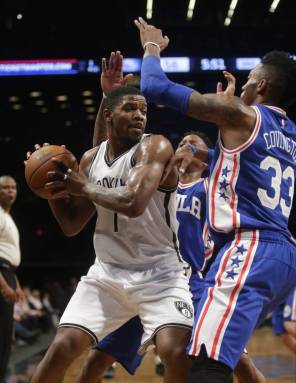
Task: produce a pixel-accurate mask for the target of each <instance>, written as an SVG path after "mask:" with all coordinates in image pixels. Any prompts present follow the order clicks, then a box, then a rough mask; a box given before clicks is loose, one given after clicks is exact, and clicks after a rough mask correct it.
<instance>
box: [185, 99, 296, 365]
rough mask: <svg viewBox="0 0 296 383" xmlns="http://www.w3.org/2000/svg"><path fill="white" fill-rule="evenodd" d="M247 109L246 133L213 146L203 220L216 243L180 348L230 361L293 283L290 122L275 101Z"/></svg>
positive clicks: (294, 148)
mask: <svg viewBox="0 0 296 383" xmlns="http://www.w3.org/2000/svg"><path fill="white" fill-rule="evenodd" d="M253 108H254V110H255V112H256V124H255V128H254V130H253V132H252V134H251V136H250V138H249V139H248V140H247V141H246V142H245V143H244V144H243V145H241V146H240V147H238V148H236V149H234V150H229V149H226V148H225V147H223V143H222V140H221V139H220V140H218V143H217V145H216V148H215V151H214V158H213V161H212V165H211V174H210V182H209V194H208V222H209V225H210V230H211V236H212V238H213V239H214V242H215V244H217V245H218V246H219V247H221V248H220V251H219V253H218V255H217V259H216V262H215V263H214V264H213V266H212V268H211V269H210V271H209V273H208V274H207V276H206V281H207V282H208V283H209V284H210V285H211V286H212V287H210V288H209V289H208V291H207V292H206V293H204V294H203V297H202V299H201V302H200V304H199V307H198V310H197V313H196V315H197V320H196V323H195V325H194V331H193V334H192V339H191V342H190V345H189V348H188V350H189V354H190V355H198V353H199V351H200V347H201V345H202V344H204V345H205V347H206V350H207V353H208V356H209V357H210V358H213V359H216V360H218V361H221V362H223V363H224V364H226V365H227V366H230V367H231V368H233V367H234V366H235V365H236V363H237V361H238V358H239V356H240V355H241V353H242V352H243V347H244V346H245V345H246V343H247V341H248V339H249V337H250V335H251V333H252V331H253V330H254V327H256V325H258V324H259V323H260V322H261V321H262V320H263V319H264V318H265V316H266V314H267V313H268V312H270V311H271V310H272V309H273V308H274V307H276V306H277V304H279V303H280V302H281V300H283V299H284V297H285V296H286V295H287V294H288V293H289V291H290V290H291V289H292V288H293V286H294V285H296V248H295V244H294V243H293V242H292V240H291V234H290V232H289V230H288V218H289V214H290V210H291V207H292V202H293V192H294V181H295V169H296V126H295V124H294V123H293V122H292V121H291V120H290V119H289V118H288V117H287V116H286V114H285V112H284V111H283V110H281V109H279V108H276V107H271V106H266V105H255V106H253ZM291 266H292V267H291ZM275 271H279V272H276V273H275Z"/></svg>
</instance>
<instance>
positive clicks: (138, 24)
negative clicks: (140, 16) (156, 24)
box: [134, 20, 141, 30]
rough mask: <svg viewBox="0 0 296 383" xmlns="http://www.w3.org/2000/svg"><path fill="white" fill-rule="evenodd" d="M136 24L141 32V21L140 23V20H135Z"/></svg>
mask: <svg viewBox="0 0 296 383" xmlns="http://www.w3.org/2000/svg"><path fill="white" fill-rule="evenodd" d="M134 23H135V25H136V27H137V28H138V29H139V30H141V24H140V23H139V21H138V20H134Z"/></svg>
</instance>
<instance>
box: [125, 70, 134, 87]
mask: <svg viewBox="0 0 296 383" xmlns="http://www.w3.org/2000/svg"><path fill="white" fill-rule="evenodd" d="M132 77H134V75H133V74H132V73H129V74H126V75H125V76H124V77H123V81H122V82H123V85H127V83H128V82H129V80H130V79H131V78H132Z"/></svg>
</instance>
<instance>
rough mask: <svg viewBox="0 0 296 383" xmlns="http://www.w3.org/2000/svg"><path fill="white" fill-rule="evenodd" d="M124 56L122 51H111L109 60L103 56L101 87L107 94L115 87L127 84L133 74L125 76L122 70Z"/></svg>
mask: <svg viewBox="0 0 296 383" xmlns="http://www.w3.org/2000/svg"><path fill="white" fill-rule="evenodd" d="M122 63H123V56H122V54H121V53H120V51H116V52H111V54H110V57H109V60H108V62H107V60H106V58H105V57H103V58H102V73H101V87H102V90H103V92H104V93H105V94H106V95H107V94H109V93H110V92H111V91H112V90H113V89H115V88H118V87H121V86H126V85H127V82H128V80H129V79H130V78H131V77H133V75H132V74H127V75H125V76H123V70H122Z"/></svg>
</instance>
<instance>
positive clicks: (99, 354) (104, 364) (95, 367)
mask: <svg viewBox="0 0 296 383" xmlns="http://www.w3.org/2000/svg"><path fill="white" fill-rule="evenodd" d="M114 362H115V358H113V356H111V355H109V354H107V353H105V352H103V351H101V350H99V349H94V350H91V351H90V352H89V353H88V356H87V358H86V360H85V363H84V366H83V371H84V374H85V375H88V374H92V371H95V373H96V376H100V377H102V376H103V375H104V372H105V370H106V369H107V368H109V367H111V366H112V364H113V363H114Z"/></svg>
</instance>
